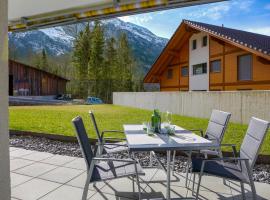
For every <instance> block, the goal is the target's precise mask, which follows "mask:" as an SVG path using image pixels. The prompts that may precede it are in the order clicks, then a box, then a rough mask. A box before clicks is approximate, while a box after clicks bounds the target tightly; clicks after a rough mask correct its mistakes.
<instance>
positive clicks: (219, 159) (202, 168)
mask: <svg viewBox="0 0 270 200" xmlns="http://www.w3.org/2000/svg"><path fill="white" fill-rule="evenodd" d="M202 160H203V161H202V166H201V171H200V176H202V175H203V172H204V166H205V163H206V162H213V161H244V163H245V166H246V168H247V169H248V173H249V176H250V177H251V169H250V166H249V162H248V161H249V159H247V158H231V157H227V158H212V159H208V158H202ZM240 165H241V162H240ZM241 168H242V166H241Z"/></svg>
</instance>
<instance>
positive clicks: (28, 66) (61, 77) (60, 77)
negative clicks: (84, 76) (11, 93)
mask: <svg viewBox="0 0 270 200" xmlns="http://www.w3.org/2000/svg"><path fill="white" fill-rule="evenodd" d="M9 63H16V64H19V65H22V66H24V67H27V68H31V69H34V70H36V71H40V72H42V73H45V74H49V75H51V76H54V77H57V78H59V79H62V80H65V81H70V80H69V79H67V78H65V77H63V76H59V75H57V74H53V73H51V72H47V71H45V70H42V69H38V68H36V67H33V66H30V65H27V64H24V63H22V62H18V61H15V60H11V59H9Z"/></svg>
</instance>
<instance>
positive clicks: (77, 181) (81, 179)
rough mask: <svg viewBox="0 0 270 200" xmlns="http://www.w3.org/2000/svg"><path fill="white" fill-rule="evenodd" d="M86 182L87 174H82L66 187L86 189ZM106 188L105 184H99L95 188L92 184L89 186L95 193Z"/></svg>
mask: <svg viewBox="0 0 270 200" xmlns="http://www.w3.org/2000/svg"><path fill="white" fill-rule="evenodd" d="M85 181H86V172H84V173H82V174H81V175H79V176H77V177H76V178H74V179H72V180H71V181H69V182H67V183H66V185H70V186H74V187H79V188H84V185H85ZM108 182H109V181H108ZM104 186H105V183H104V182H97V183H96V185H95V186H94V185H93V184H92V183H91V184H89V190H94V191H96V190H101V188H103V187H104Z"/></svg>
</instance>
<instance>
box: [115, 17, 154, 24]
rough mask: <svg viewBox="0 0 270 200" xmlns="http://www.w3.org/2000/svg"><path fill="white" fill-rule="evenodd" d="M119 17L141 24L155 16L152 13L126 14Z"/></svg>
mask: <svg viewBox="0 0 270 200" xmlns="http://www.w3.org/2000/svg"><path fill="white" fill-rule="evenodd" d="M119 18H120V19H121V20H123V21H125V22H131V23H134V24H137V25H140V26H142V25H144V24H145V23H147V22H149V21H151V20H152V19H153V17H152V16H151V15H150V14H141V15H132V16H124V17H119Z"/></svg>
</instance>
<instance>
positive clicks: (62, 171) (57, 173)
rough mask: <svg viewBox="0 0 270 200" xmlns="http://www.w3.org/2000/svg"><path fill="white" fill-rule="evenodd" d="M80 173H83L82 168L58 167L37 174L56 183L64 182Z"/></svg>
mask: <svg viewBox="0 0 270 200" xmlns="http://www.w3.org/2000/svg"><path fill="white" fill-rule="evenodd" d="M82 173H83V170H80V169H72V168H66V167H58V168H56V169H53V170H51V171H49V172H48V173H45V174H43V175H41V176H39V178H42V179H45V180H49V181H54V182H57V183H66V182H68V181H71V180H72V179H73V178H75V177H77V176H79V175H80V174H82Z"/></svg>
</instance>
